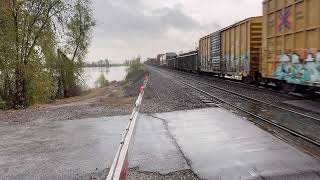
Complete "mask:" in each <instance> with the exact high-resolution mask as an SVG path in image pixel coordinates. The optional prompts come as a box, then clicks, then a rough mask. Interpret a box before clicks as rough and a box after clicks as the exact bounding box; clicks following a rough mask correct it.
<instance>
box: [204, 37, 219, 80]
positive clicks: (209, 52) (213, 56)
mask: <svg viewBox="0 0 320 180" xmlns="http://www.w3.org/2000/svg"><path fill="white" fill-rule="evenodd" d="M220 39H221V35H220V31H217V32H214V33H212V34H210V35H207V36H205V37H203V38H201V39H200V42H199V64H200V71H201V72H207V73H213V74H222V73H221V61H220V54H221V51H220V43H221V42H220Z"/></svg>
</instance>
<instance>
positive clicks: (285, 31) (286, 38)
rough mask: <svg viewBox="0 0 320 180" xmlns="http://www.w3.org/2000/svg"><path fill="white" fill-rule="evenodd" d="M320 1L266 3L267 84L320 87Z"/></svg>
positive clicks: (264, 60)
mask: <svg viewBox="0 0 320 180" xmlns="http://www.w3.org/2000/svg"><path fill="white" fill-rule="evenodd" d="M319 8H320V1H319V0H287V1H282V0H265V1H264V2H263V23H264V31H263V53H262V54H263V58H262V63H261V68H260V72H261V74H262V77H263V79H264V80H266V79H267V80H268V81H277V82H279V81H280V82H286V83H289V84H298V85H304V86H317V87H319V86H320V11H319Z"/></svg>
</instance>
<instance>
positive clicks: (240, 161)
mask: <svg viewBox="0 0 320 180" xmlns="http://www.w3.org/2000/svg"><path fill="white" fill-rule="evenodd" d="M157 117H159V118H162V119H165V120H166V121H167V124H168V129H169V131H170V133H171V134H172V135H173V137H174V138H175V140H176V142H177V144H178V145H179V147H180V148H181V150H182V152H183V154H184V155H185V156H186V158H187V159H189V160H190V164H191V167H192V169H193V170H194V172H195V173H196V174H198V176H199V177H200V178H204V179H217V180H224V179H225V180H233V179H234V180H238V179H286V180H288V179H289V180H290V179H320V176H319V174H320V173H319V172H320V163H319V161H318V160H316V159H314V158H313V157H311V156H309V155H307V154H305V153H303V152H300V151H299V150H297V149H295V148H294V147H292V146H290V145H288V144H286V143H285V142H283V141H281V140H279V139H277V138H276V137H274V136H272V135H270V134H268V133H267V132H265V131H263V130H261V129H260V128H258V127H257V126H255V125H254V124H252V123H251V122H249V121H247V120H246V119H245V118H242V117H238V116H236V115H234V114H232V113H230V112H228V111H227V110H224V109H219V108H209V109H202V110H191V111H181V112H174V113H165V114H158V115H157Z"/></svg>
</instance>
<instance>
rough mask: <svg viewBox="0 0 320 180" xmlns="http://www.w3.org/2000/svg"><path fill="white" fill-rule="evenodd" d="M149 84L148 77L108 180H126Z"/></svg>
mask: <svg viewBox="0 0 320 180" xmlns="http://www.w3.org/2000/svg"><path fill="white" fill-rule="evenodd" d="M147 83H148V77H147V76H146V77H145V79H144V82H143V85H142V86H141V88H140V94H139V97H138V99H137V100H136V102H135V105H134V109H133V111H132V114H131V116H130V120H129V123H128V126H127V128H126V132H125V134H124V135H123V137H122V140H121V142H120V146H119V148H118V151H117V154H116V157H115V159H114V160H113V163H112V166H111V168H110V171H109V174H108V177H107V180H125V179H126V178H127V174H128V170H129V153H130V152H131V150H132V147H133V141H134V136H135V129H136V124H137V120H138V115H139V110H140V107H141V104H142V100H143V95H144V90H145V88H146V86H147Z"/></svg>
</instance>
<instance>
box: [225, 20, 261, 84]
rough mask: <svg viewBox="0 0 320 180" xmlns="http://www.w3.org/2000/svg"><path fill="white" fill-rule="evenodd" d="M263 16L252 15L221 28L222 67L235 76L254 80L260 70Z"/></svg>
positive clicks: (226, 72) (228, 73)
mask: <svg viewBox="0 0 320 180" xmlns="http://www.w3.org/2000/svg"><path fill="white" fill-rule="evenodd" d="M261 48H262V17H252V18H248V19H246V20H243V21H241V22H238V23H236V24H234V25H231V26H229V27H227V28H225V29H223V30H221V64H222V65H221V68H222V72H223V73H224V74H226V75H230V76H233V77H234V78H242V79H251V80H254V79H255V78H256V76H257V75H258V72H259V62H260V59H261V55H260V54H261Z"/></svg>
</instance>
